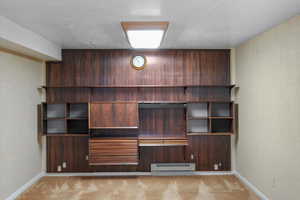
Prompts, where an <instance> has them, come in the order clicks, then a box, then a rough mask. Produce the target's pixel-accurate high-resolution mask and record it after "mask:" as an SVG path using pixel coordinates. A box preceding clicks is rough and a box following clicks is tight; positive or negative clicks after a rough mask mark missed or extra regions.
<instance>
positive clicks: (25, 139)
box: [0, 51, 44, 199]
mask: <svg viewBox="0 0 300 200" xmlns="http://www.w3.org/2000/svg"><path fill="white" fill-rule="evenodd" d="M43 73H44V64H43V63H41V62H37V61H32V60H29V59H27V58H23V57H20V56H15V55H12V54H8V53H5V52H1V51H0V199H5V198H7V197H8V196H9V195H10V194H12V193H13V192H15V191H16V190H17V189H19V188H20V187H21V186H22V185H23V184H25V183H26V182H28V181H29V180H30V179H32V178H33V177H34V176H36V175H37V174H39V173H41V171H42V161H41V159H42V155H41V146H40V145H39V142H38V140H37V118H36V117H37V116H36V105H37V104H38V103H40V101H41V94H40V93H39V91H38V90H37V88H38V87H39V86H40V85H42V84H43V83H42V82H43Z"/></svg>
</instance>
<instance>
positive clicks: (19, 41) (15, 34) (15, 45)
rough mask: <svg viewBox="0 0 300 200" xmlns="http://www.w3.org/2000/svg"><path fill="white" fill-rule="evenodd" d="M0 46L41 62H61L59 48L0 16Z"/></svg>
mask: <svg viewBox="0 0 300 200" xmlns="http://www.w3.org/2000/svg"><path fill="white" fill-rule="evenodd" d="M0 46H1V48H5V49H9V50H12V51H16V52H19V53H22V54H25V55H28V56H32V57H35V58H38V59H41V60H61V47H60V46H58V45H56V44H55V43H53V42H50V41H49V40H46V39H45V38H43V37H42V36H40V35H38V34H36V33H34V32H32V31H30V30H28V29H25V28H23V27H21V26H20V25H18V24H16V23H14V22H12V21H10V20H9V19H7V18H5V17H3V16H0Z"/></svg>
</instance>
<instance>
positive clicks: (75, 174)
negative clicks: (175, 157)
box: [45, 171, 234, 176]
mask: <svg viewBox="0 0 300 200" xmlns="http://www.w3.org/2000/svg"><path fill="white" fill-rule="evenodd" d="M233 174H234V173H233V172H232V171H224V172H219V171H218V172H214V171H203V172H200V171H197V172H92V173H89V172H87V173H47V174H45V176H195V175H199V176H200V175H201V176H208V175H233Z"/></svg>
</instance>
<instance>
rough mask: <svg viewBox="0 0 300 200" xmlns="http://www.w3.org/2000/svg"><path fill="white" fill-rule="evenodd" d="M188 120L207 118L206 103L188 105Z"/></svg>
mask: <svg viewBox="0 0 300 200" xmlns="http://www.w3.org/2000/svg"><path fill="white" fill-rule="evenodd" d="M187 113H188V119H197V118H207V117H208V103H189V104H188V105H187Z"/></svg>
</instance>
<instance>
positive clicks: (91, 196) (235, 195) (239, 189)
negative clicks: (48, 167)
mask: <svg viewBox="0 0 300 200" xmlns="http://www.w3.org/2000/svg"><path fill="white" fill-rule="evenodd" d="M48 199H49V200H53V199H55V200H56V199H57V200H158V199H162V200H196V199H197V200H198V199H199V200H259V198H257V197H256V196H255V195H254V194H253V193H252V192H250V191H249V190H248V189H246V187H245V186H243V184H242V183H240V182H239V180H238V179H237V178H236V177H234V176H174V177H170V176H169V177H164V176H159V177H158V176H156V177H153V176H143V177H43V178H42V179H41V180H39V181H38V182H37V183H36V184H35V185H33V186H32V187H31V188H29V189H28V190H27V191H26V192H24V193H23V194H22V195H21V196H20V197H19V198H18V200H48Z"/></svg>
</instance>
